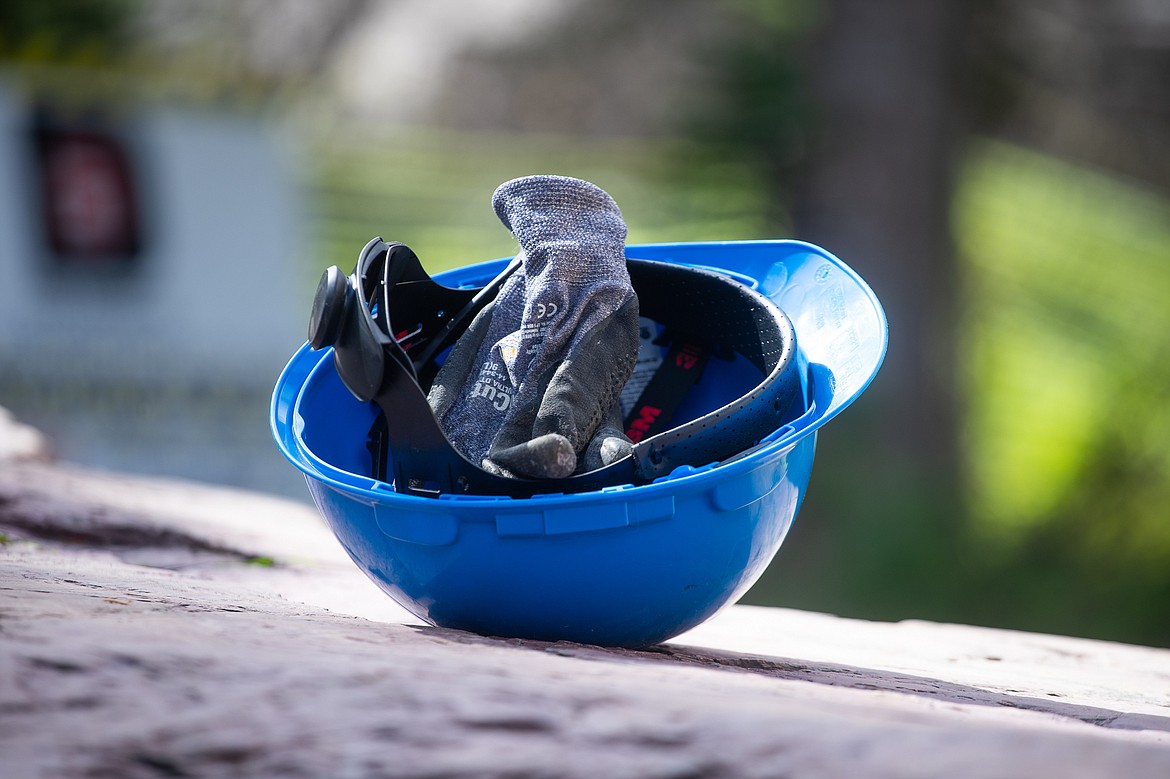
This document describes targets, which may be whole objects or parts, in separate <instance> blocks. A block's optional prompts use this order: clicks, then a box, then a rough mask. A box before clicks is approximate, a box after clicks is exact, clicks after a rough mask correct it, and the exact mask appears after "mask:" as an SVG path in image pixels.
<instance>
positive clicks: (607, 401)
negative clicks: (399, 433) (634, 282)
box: [428, 176, 638, 478]
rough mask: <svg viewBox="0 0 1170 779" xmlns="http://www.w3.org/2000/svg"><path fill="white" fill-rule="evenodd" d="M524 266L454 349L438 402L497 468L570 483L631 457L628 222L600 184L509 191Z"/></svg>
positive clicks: (549, 182)
mask: <svg viewBox="0 0 1170 779" xmlns="http://www.w3.org/2000/svg"><path fill="white" fill-rule="evenodd" d="M492 205H493V207H494V208H495V211H496V214H497V215H498V216H499V217H500V220H501V221H502V222H503V223H504V225H505V226H506V227H508V229H510V230H511V231H512V233H513V234H514V235H515V236H516V239H517V240H518V241H519V243H520V249H521V251H520V254H519V256H520V257H521V260H522V267H521V269H520V270H519V271H517V273H515V274H514V275H513V276H512V277H511V278H509V279H508V281H507V282H505V284H504V287H503V289H501V291H500V294H499V295H498V296H497V298H496V300H495V302H494V303H492V304H491V305H490V306H489V307H487V308H485V309H484V310H483V311H482V312H480V314H479V316H477V317H476V319H475V320H474V321H473V322H472V324H471V326H470V327H469V329H468V331H467V332H466V333H465V334H464V335H463V336H462V337H461V338H460V339H459V341H458V342H457V343H456V344H455V346H454V348H453V349H452V350H451V353H450V355H449V356H448V359H447V361H446V362H445V363H444V364H443V367H442V369H441V370H440V371H439V373H438V375H437V376H436V378H435V381H434V384H433V385H432V388H431V391H430V394H429V395H428V400H429V402H430V404H431V407H432V408H433V409H434V410H435V414H436V416H437V417H438V418H439V421H440V424H442V425H443V429H444V431H445V432H446V433H447V437H448V438H449V439H450V440H451V442H452V444H454V445H455V446H456V447H457V448H459V449H460V451H462V452H463V454H464V455H465V456H467V457H468V459H471V460H472V461H473V462H481V463H482V465H483V466H484V467H485V468H486V469H488V470H491V471H493V472H496V473H502V474H504V475H515V476H524V477H530V478H561V477H564V476H569V475H571V474H573V473H574V472H582V471H586V470H593V469H595V468H599V467H602V466H604V465H607V464H609V463H611V462H614V461H616V460H618V459H620V458H621V457H623V456H625V455H626V454H627V453H628V452H629V450H630V446H631V444H630V442H629V440H628V439H626V437H625V435H624V433H623V432H622V422H621V417H620V410H619V409H618V405H617V402H618V395H619V394H620V392H621V390H622V387H624V386H625V383H626V380H627V379H628V378H629V376H630V373H631V371H632V370H633V367H634V362H635V360H636V358H637V354H638V301H637V297H636V296H635V295H634V291H633V288H632V286H631V284H630V277H629V274H628V272H627V271H626V264H625V252H624V248H625V237H626V226H625V223H624V222H623V221H622V217H621V212H620V211H619V210H618V207H617V204H616V203H614V201H613V199H612V198H611V197H610V196H609V195H608V194H606V193H605V192H603V191H602V190H601V189H599V188H598V187H596V186H594V185H593V184H590V183H588V182H585V181H581V180H579V179H571V178H564V177H561V176H529V177H526V178H521V179H515V180H513V181H509V182H507V183H505V184H503V185H501V186H500V188H499V189H497V190H496V193H495V195H494V197H493V198H492Z"/></svg>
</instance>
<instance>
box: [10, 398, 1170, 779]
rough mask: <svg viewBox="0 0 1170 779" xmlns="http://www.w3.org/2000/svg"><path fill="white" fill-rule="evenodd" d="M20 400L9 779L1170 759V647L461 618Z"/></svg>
mask: <svg viewBox="0 0 1170 779" xmlns="http://www.w3.org/2000/svg"><path fill="white" fill-rule="evenodd" d="M11 425H12V423H11V420H10V419H6V418H5V417H3V416H2V415H0V453H3V454H0V534H3V535H2V537H0V541H2V542H3V543H2V545H0V775H2V776H3V777H5V778H6V779H23V778H24V777H45V778H46V779H47V778H48V777H54V778H56V777H64V778H68V777H98V778H104V777H129V778H130V779H134V778H135V777H194V776H240V777H271V776H293V777H297V776H305V777H318V776H319V777H456V776H474V777H480V776H484V777H495V776H498V777H505V776H506V777H560V776H570V777H574V776H581V777H585V776H588V777H599V776H605V777H625V776H628V777H725V776H748V777H752V776H759V777H777V776H815V777H838V776H841V777H844V776H850V777H852V776H874V777H886V776H890V777H893V776H898V777H918V776H921V777H936V776H943V775H946V776H973V777H983V776H986V777H993V776H996V777H998V776H1007V775H1020V776H1029V777H1033V776H1054V777H1055V776H1060V777H1090V776H1110V777H1112V776H1170V651H1166V650H1160V649H1150V648H1144V647H1135V646H1126V645H1119V644H1112V643H1108V642H1099V641H1087V640H1080V639H1072V638H1064V637H1057V636H1041V635H1032V634H1026V633H1014V632H1008V631H995V630H986V629H981V628H974V627H967V626H956V625H939V624H930V623H922V622H902V623H871V622H864V621H859V620H849V619H841V618H837V617H832V616H828V615H822V614H810V613H803V612H797V611H791V610H783V609H764V608H756V607H746V606H735V607H732V608H730V609H727V610H725V611H724V612H723V613H721V614H720V615H718V616H717V617H715V618H714V619H713V620H711V621H710V622H708V623H707V624H705V625H703V626H700V627H699V628H696V629H695V630H693V631H691V632H689V633H687V634H685V635H683V636H681V637H680V638H678V639H676V640H675V641H673V642H671V643H669V644H666V645H663V646H660V647H656V648H653V649H650V650H644V651H629V650H613V649H603V648H599V647H591V646H585V645H580V644H570V643H541V642H533V641H518V640H508V639H495V638H486V637H481V636H476V635H471V634H466V633H460V632H457V631H449V630H442V629H438V628H433V627H427V626H425V625H422V624H421V623H419V621H418V620H417V619H415V618H414V617H412V616H411V615H409V614H407V613H406V612H405V611H403V610H402V609H400V608H399V607H397V606H396V605H395V604H394V603H393V602H392V601H391V600H390V599H388V598H386V597H385V596H384V595H382V594H381V593H380V592H379V591H378V590H377V589H376V588H375V587H374V586H373V584H371V583H370V582H368V581H367V580H366V579H365V578H364V577H363V576H362V574H361V573H360V572H358V570H357V569H356V568H355V567H354V566H353V565H352V563H350V562H349V561H348V559H347V558H346V557H345V555H344V553H343V552H342V551H341V549H340V547H339V546H338V544H337V543H336V542H335V541H334V540H333V537H332V536H331V534H330V533H329V532H328V530H327V529H326V528H325V527H324V525H323V524H322V523H321V522H320V521H319V519H318V517H317V516H316V514H315V512H313V511H312V510H311V509H308V508H306V507H305V506H303V505H301V504H298V503H292V502H287V501H283V500H277V499H273V498H268V497H263V496H258V495H254V494H249V493H244V492H238V491H231V490H224V489H217V488H210V487H205V486H200V485H196V484H190V483H183V482H177V481H162V480H154V479H151V480H147V479H140V478H131V477H127V476H123V475H114V474H107V473H101V472H95V471H87V470H82V469H77V468H72V467H69V466H65V465H62V464H58V463H53V462H51V461H50V460H48V459H47V456H46V452H47V449H46V448H45V447H44V445H43V442H42V443H40V444H37V445H32V446H30V445H28V444H27V443H22V444H21V445H19V446H9V445H7V442H9V441H13V440H16V439H15V437H14V436H13V437H10V436H9V430H10V429H11ZM25 430H27V428H25ZM22 440H24V439H22ZM28 440H34V441H35V440H36V439H35V436H34V437H33V438H32V439H28Z"/></svg>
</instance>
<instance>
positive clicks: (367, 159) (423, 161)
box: [304, 129, 766, 280]
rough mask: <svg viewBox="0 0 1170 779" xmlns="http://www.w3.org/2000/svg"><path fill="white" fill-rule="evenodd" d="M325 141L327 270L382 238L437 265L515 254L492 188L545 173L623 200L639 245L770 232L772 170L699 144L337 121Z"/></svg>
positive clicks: (317, 171) (319, 170) (322, 213)
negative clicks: (382, 128) (349, 126)
mask: <svg viewBox="0 0 1170 779" xmlns="http://www.w3.org/2000/svg"><path fill="white" fill-rule="evenodd" d="M314 148H315V151H314V153H313V154H310V155H308V157H307V159H308V163H307V167H306V169H305V171H304V173H305V176H306V178H307V181H308V182H309V186H310V190H311V192H312V196H313V204H314V207H313V212H314V214H315V218H316V221H315V225H314V230H313V234H314V238H313V243H314V245H313V250H312V252H311V254H312V256H313V258H314V264H315V267H318V271H317V272H319V268H323V267H325V266H327V265H330V264H333V263H336V264H339V265H341V266H342V267H348V266H349V265H351V264H352V263H353V261H355V260H356V258H357V253H358V252H359V251H360V250H361V248H362V246H363V245H364V244H365V242H366V241H368V240H369V239H370V238H371V237H373V236H375V235H381V236H382V237H384V238H386V239H387V240H397V241H402V242H403V243H406V244H407V245H409V246H411V247H412V248H413V249H415V251H417V252H418V254H419V257H420V258H421V259H422V260H423V262H424V264H425V265H426V266H427V268H428V270H430V271H431V272H436V271H439V270H443V269H444V268H449V267H455V266H458V265H465V264H468V263H471V262H480V261H483V260H489V259H494V258H496V257H504V256H510V255H512V254H515V253H516V244H515V242H514V240H513V239H512V236H511V234H510V233H509V232H508V231H507V230H506V229H505V228H504V227H503V225H501V224H500V222H499V220H498V219H497V218H496V215H495V213H494V212H493V211H492V208H491V196H492V193H493V192H494V191H495V189H496V187H498V186H499V185H500V184H502V183H504V182H505V181H508V180H509V179H512V178H516V177H518V176H525V175H529V174H533V173H557V174H560V175H568V176H577V177H579V178H583V179H586V180H589V181H593V182H595V183H596V184H598V185H599V186H601V187H602V188H603V189H605V190H606V191H608V192H609V193H610V194H612V195H613V197H614V198H615V199H616V200H617V202H618V203H619V204H620V205H621V207H622V212H623V215H624V217H625V219H626V223H627V224H628V226H629V230H630V232H629V239H628V240H629V242H630V243H653V242H656V241H685V240H699V239H709V240H719V239H732V238H741V237H743V236H745V235H760V234H762V233H763V232H764V230H765V224H766V220H765V218H764V215H763V210H764V207H765V203H766V198H765V196H764V191H765V188H764V180H763V176H762V175H761V173H760V172H759V171H757V170H754V169H752V167H751V166H750V165H749V164H747V163H746V162H738V161H727V160H725V159H721V158H720V157H719V156H717V155H714V154H711V153H710V151H709V150H707V149H704V148H703V147H702V146H698V145H694V144H684V143H681V142H680V143H676V144H663V143H650V142H643V141H613V140H609V141H601V140H583V139H580V138H568V137H557V136H545V137H516V136H508V135H466V134H460V133H455V132H450V131H441V130H425V131H423V130H418V131H409V130H401V131H397V132H392V133H388V134H386V135H379V136H373V137H371V136H370V135H368V134H366V135H363V136H361V137H353V136H347V135H346V134H345V133H344V132H342V131H339V130H337V129H331V130H329V131H327V132H321V133H320V134H319V135H318V138H317V141H316V142H315V144H314ZM681 158H685V159H686V160H687V164H686V165H685V166H679V165H678V164H677V161H678V160H679V159H681ZM313 278H314V280H315V279H316V272H315V273H314V276H313Z"/></svg>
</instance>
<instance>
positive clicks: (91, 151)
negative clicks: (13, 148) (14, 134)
mask: <svg viewBox="0 0 1170 779" xmlns="http://www.w3.org/2000/svg"><path fill="white" fill-rule="evenodd" d="M37 149H38V153H39V164H40V179H41V192H42V194H43V200H42V204H43V219H44V224H45V234H46V236H47V239H48V242H49V246H50V248H51V249H52V250H53V253H54V254H55V255H56V256H57V257H58V258H59V259H60V260H63V261H67V262H69V263H71V264H72V263H78V264H85V265H123V264H126V263H128V262H129V261H130V260H132V259H133V258H134V256H135V255H136V254H137V253H138V249H139V235H138V229H139V219H138V204H137V199H136V197H135V193H134V183H133V177H132V175H131V170H130V160H129V157H128V155H127V154H126V150H125V149H124V148H123V146H122V144H121V143H119V142H118V141H117V140H116V139H114V138H113V137H110V136H108V135H105V134H103V133H100V132H95V131H89V130H46V129H40V130H38V131H37Z"/></svg>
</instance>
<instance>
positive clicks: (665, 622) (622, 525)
mask: <svg viewBox="0 0 1170 779" xmlns="http://www.w3.org/2000/svg"><path fill="white" fill-rule="evenodd" d="M626 256H627V257H629V258H638V259H648V260H658V261H662V262H669V263H678V264H682V265H690V266H696V267H702V268H706V269H710V270H714V271H717V272H721V273H725V274H728V275H732V276H734V277H736V278H739V279H740V280H741V281H743V282H744V283H746V284H749V285H751V286H753V287H754V288H756V289H757V290H759V291H760V292H762V293H763V294H764V295H766V296H767V297H769V298H771V299H772V300H773V301H774V302H775V303H776V304H777V305H778V306H779V307H780V308H781V309H782V310H783V311H784V312H785V313H786V314H787V315H788V317H789V319H790V320H791V321H792V324H793V327H794V329H795V331H796V343H797V350H798V355H797V358H798V360H799V362H800V368H801V378H802V393H803V398H804V411H803V413H801V414H799V416H797V417H796V418H795V419H793V421H791V422H789V423H788V424H785V425H783V426H782V427H780V428H779V429H777V430H775V431H773V432H772V433H770V434H769V435H768V436H766V437H765V438H764V440H763V441H761V442H760V444H758V445H757V446H755V447H752V448H751V449H749V450H748V451H746V452H744V453H741V454H740V455H737V456H735V457H732V458H730V459H729V460H725V461H723V462H720V463H711V464H708V465H703V466H701V467H692V466H683V467H680V468H678V469H676V470H675V471H673V472H672V473H670V474H669V475H668V476H665V477H662V478H660V479H657V480H655V481H654V482H653V483H651V484H644V485H639V486H632V485H618V486H614V487H606V488H604V489H600V490H595V491H591V492H581V493H574V494H559V495H536V496H533V497H530V498H518V499H513V498H507V497H501V496H471V495H444V496H441V497H439V498H437V499H434V498H422V497H417V496H413V495H405V494H401V493H398V492H395V491H394V489H393V487H392V486H391V485H388V484H385V483H383V482H380V481H377V480H375V479H373V478H371V477H369V476H365V475H362V474H363V473H365V472H367V469H366V467H365V463H368V457H369V454H368V452H367V451H366V449H365V440H366V432H367V431H368V430H369V428H370V425H371V423H372V421H373V419H374V416H375V415H376V413H377V411H376V409H375V408H374V407H373V406H372V404H370V403H364V402H360V401H358V400H356V399H355V398H354V397H353V395H352V394H351V393H350V392H349V391H348V390H347V389H346V388H345V386H344V385H343V384H342V382H341V380H340V379H339V378H338V376H337V372H336V370H335V367H334V365H333V361H332V360H331V359H329V350H322V351H316V352H315V351H313V350H311V349H310V348H309V346H308V345H307V344H306V345H305V346H304V347H302V348H301V349H300V350H299V351H298V352H297V353H296V354H295V355H293V357H292V359H291V361H290V362H289V364H288V366H287V367H286V368H285V370H284V371H283V373H282V374H281V376H280V378H279V380H278V381H277V384H276V388H275V390H274V392H273V398H272V408H271V423H272V431H273V435H274V437H275V439H276V442H277V445H278V447H279V448H280V450H281V451H282V452H283V454H284V455H285V456H286V457H287V458H288V459H289V460H290V461H291V462H292V463H293V464H294V465H295V466H296V467H297V468H299V469H300V470H301V471H302V472H303V473H304V474H305V477H306V481H307V483H308V486H309V491H310V493H311V494H312V496H313V499H314V501H315V502H316V504H317V507H318V508H319V510H320V511H321V513H322V515H323V516H324V518H325V519H326V521H327V522H328V524H329V526H330V528H331V529H332V531H333V533H334V534H335V535H336V536H337V538H338V540H339V541H340V542H341V544H342V546H343V547H344V548H345V550H346V552H347V553H348V554H349V555H350V557H351V558H352V559H353V560H354V562H355V563H356V564H357V565H358V567H359V568H361V570H363V571H364V572H365V573H366V574H367V575H368V576H369V577H370V578H371V579H372V580H373V581H374V582H375V583H376V584H377V585H378V586H379V587H380V588H381V589H382V590H383V591H385V592H386V593H387V594H388V595H390V596H391V597H392V598H394V600H396V601H397V602H398V603H400V604H402V605H403V606H404V607H405V608H407V609H408V610H409V611H411V612H412V613H413V614H415V615H417V616H418V617H420V618H421V619H423V620H425V621H427V622H429V623H431V624H435V625H439V626H442V627H449V628H458V629H464V630H470V631H474V632H477V633H481V634H486V635H497V636H510V637H520V638H531V639H542V640H550V641H554V640H572V641H579V642H583V643H592V644H600V645H608V646H631V647H633V646H645V645H649V644H654V643H657V642H660V641H664V640H667V639H669V638H671V637H673V636H676V635H678V634H679V633H682V632H683V631H685V630H687V629H689V628H691V627H694V626H695V625H697V624H699V623H700V622H702V621H704V620H705V619H707V618H709V617H710V616H712V615H713V614H714V613H715V612H717V611H718V610H719V609H720V608H722V607H723V606H725V605H727V604H729V603H732V602H734V601H735V600H736V599H738V598H739V597H740V596H741V595H742V594H743V593H744V592H746V590H747V589H748V588H749V587H750V586H751V585H752V584H753V583H754V582H755V581H756V580H757V579H758V578H759V576H760V575H761V574H762V573H763V571H764V569H765V568H766V567H767V565H768V563H769V562H770V561H771V559H772V557H773V556H774V555H775V553H776V551H777V550H778V549H779V547H780V544H781V543H782V542H783V540H784V537H785V535H786V534H787V532H788V529H789V527H790V526H791V524H792V521H793V519H794V517H795V516H796V513H797V511H798V510H799V508H800V505H801V502H802V500H803V498H804V495H805V491H806V489H807V486H808V481H809V476H810V473H811V470H812V463H813V454H814V450H815V444H816V434H817V431H818V430H819V429H820V427H821V426H822V425H824V424H825V423H826V422H828V421H829V420H830V419H832V418H833V417H835V416H836V415H837V414H838V413H840V412H841V411H842V410H843V409H844V408H845V407H846V406H847V405H849V404H850V403H851V402H852V401H853V400H855V399H856V398H857V397H858V396H859V395H860V394H861V393H862V392H863V391H864V390H865V388H866V387H867V386H868V385H869V383H870V381H872V379H873V377H874V375H876V373H877V370H878V368H879V367H880V365H881V361H882V359H883V357H884V355H885V349H886V341H887V334H886V321H885V316H884V314H883V312H882V309H881V306H880V304H879V302H878V300H877V298H876V296H875V295H874V294H873V292H872V291H871V290H870V289H869V287H868V286H867V285H866V284H865V282H864V281H862V280H861V278H860V277H858V276H857V274H856V273H854V272H853V271H852V270H851V269H850V268H848V267H847V266H846V265H845V264H844V263H843V262H841V261H840V260H838V259H837V258H836V257H834V256H833V255H831V254H829V253H828V252H826V251H825V250H823V249H821V248H819V247H816V246H813V245H811V244H808V243H802V242H798V241H745V242H720V243H683V244H649V245H631V246H627V247H626ZM507 262H508V260H506V259H505V260H496V261H492V262H488V263H481V264H478V265H472V266H468V267H464V268H459V269H456V270H452V271H448V272H446V273H443V274H439V275H437V276H436V277H435V278H436V280H437V281H440V282H441V283H443V284H446V285H449V286H476V285H479V284H483V283H484V282H485V281H486V280H487V279H490V278H491V277H492V276H494V275H495V274H496V273H498V272H499V271H500V270H501V269H502V267H503V266H504V265H505V264H506V263H507Z"/></svg>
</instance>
